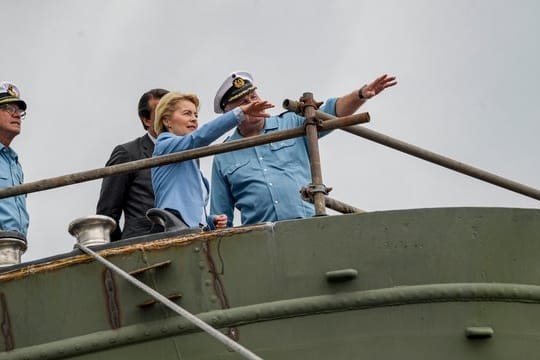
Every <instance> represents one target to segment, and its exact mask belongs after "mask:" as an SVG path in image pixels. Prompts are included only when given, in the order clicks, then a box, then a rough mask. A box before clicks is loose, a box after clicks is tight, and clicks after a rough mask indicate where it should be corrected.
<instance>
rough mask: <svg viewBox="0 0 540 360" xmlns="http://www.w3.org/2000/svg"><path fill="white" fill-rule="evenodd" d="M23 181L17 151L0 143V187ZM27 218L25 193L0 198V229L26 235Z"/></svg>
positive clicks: (18, 183)
mask: <svg viewBox="0 0 540 360" xmlns="http://www.w3.org/2000/svg"><path fill="white" fill-rule="evenodd" d="M23 182H24V175H23V171H22V167H21V164H19V160H18V156H17V153H16V152H15V151H13V150H12V149H11V148H9V147H6V146H4V145H3V144H1V143H0V189H5V188H7V187H11V186H15V185H20V184H22V183H23ZM28 220H29V219H28V212H27V210H26V195H18V196H12V197H9V198H4V199H0V229H2V230H9V231H18V232H20V233H21V234H24V236H26V233H27V231H28Z"/></svg>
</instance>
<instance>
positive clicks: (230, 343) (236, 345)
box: [76, 244, 263, 360]
mask: <svg viewBox="0 0 540 360" xmlns="http://www.w3.org/2000/svg"><path fill="white" fill-rule="evenodd" d="M76 246H77V247H78V248H79V249H81V250H82V251H83V252H85V253H87V254H88V255H90V256H92V257H93V258H95V259H96V260H97V261H99V262H100V263H102V264H103V265H105V266H106V267H108V268H109V269H111V270H113V271H114V272H115V273H116V274H118V275H120V276H121V277H123V278H124V279H126V280H127V281H129V282H130V283H132V284H133V285H135V286H136V287H138V288H139V289H141V290H143V291H144V292H146V293H147V294H149V295H151V296H152V297H154V298H155V299H156V300H157V301H159V302H161V303H162V304H163V305H165V306H167V307H168V308H169V309H171V310H172V311H174V312H175V313H177V314H179V315H181V316H183V317H184V318H186V319H187V320H189V321H190V322H192V323H193V324H194V325H196V326H198V327H199V328H201V329H202V330H203V331H206V332H207V333H208V335H210V336H212V337H213V338H214V339H216V340H218V341H221V342H222V343H223V344H224V345H225V346H228V347H230V348H231V349H233V350H234V351H236V352H237V353H239V354H240V355H242V356H243V357H244V358H246V359H250V360H263V359H262V358H260V357H259V356H257V355H255V354H254V353H252V352H251V351H249V350H248V349H246V348H245V347H243V346H242V345H240V344H239V343H237V342H236V341H233V340H232V339H230V338H228V337H227V336H225V335H224V334H222V333H221V332H219V331H218V330H216V329H214V328H213V327H212V326H210V325H208V324H207V323H205V322H204V321H202V320H201V319H199V318H198V317H196V316H195V315H193V314H192V313H190V312H189V311H187V310H185V309H183V308H182V307H181V306H179V305H177V304H175V303H174V302H172V301H171V300H169V299H167V298H166V297H165V296H163V295H161V294H160V293H159V292H157V291H155V290H154V289H152V288H151V287H149V286H147V285H146V284H144V283H142V282H140V281H139V280H137V279H135V278H134V277H133V276H131V275H129V274H128V273H126V272H125V271H124V270H122V269H120V268H119V267H117V266H116V265H114V264H113V263H111V262H110V261H108V260H106V259H104V258H103V257H101V256H100V255H98V254H97V253H95V252H94V251H92V250H90V249H89V248H88V247H86V246H85V245H83V244H76Z"/></svg>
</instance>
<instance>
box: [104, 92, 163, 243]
mask: <svg viewBox="0 0 540 360" xmlns="http://www.w3.org/2000/svg"><path fill="white" fill-rule="evenodd" d="M168 92H169V91H168V90H165V89H159V88H158V89H151V90H148V91H147V92H145V93H144V94H143V95H142V96H141V98H140V99H139V105H138V113H139V119H140V120H141V123H142V126H143V127H144V129H145V131H146V134H144V135H143V136H141V137H139V138H136V139H134V140H132V141H130V142H128V143H125V144H121V145H118V146H116V147H115V148H114V149H113V151H112V154H111V157H110V158H109V160H108V161H107V164H106V166H111V165H116V164H121V163H126V162H128V161H135V160H140V159H146V158H149V157H152V152H153V151H154V143H155V141H156V137H157V136H156V133H155V132H154V114H155V109H156V106H157V104H158V102H159V100H160V99H161V98H162V97H163V96H164V95H165V94H167V93H168ZM152 207H154V191H153V190H152V181H151V179H150V169H143V170H139V171H134V172H131V173H126V174H120V175H113V176H109V177H106V178H104V179H103V183H102V185H101V192H100V196H99V200H98V203H97V208H96V214H98V215H107V216H109V217H111V218H113V219H114V220H115V221H116V225H117V226H116V229H115V230H114V231H113V233H112V234H111V241H116V240H120V239H127V238H130V237H135V236H142V235H147V234H150V233H153V232H158V231H160V230H162V229H161V228H158V227H159V226H158V225H153V224H152V222H150V220H148V219H147V218H146V211H147V210H148V209H150V208H152ZM122 214H123V216H124V226H123V229H122V230H120V218H121V217H122Z"/></svg>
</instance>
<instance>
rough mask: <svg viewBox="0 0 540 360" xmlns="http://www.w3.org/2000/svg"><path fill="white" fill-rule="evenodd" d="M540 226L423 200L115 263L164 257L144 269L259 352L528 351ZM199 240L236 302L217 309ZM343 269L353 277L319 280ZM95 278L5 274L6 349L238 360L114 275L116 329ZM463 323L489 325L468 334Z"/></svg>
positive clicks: (527, 212) (310, 355)
mask: <svg viewBox="0 0 540 360" xmlns="http://www.w3.org/2000/svg"><path fill="white" fill-rule="evenodd" d="M539 234H540V211H539V210H534V209H498V208H495V209H494V208H448V209H419V210H404V211H390V212H374V213H366V214H360V215H341V216H329V217H321V218H312V219H306V220H294V221H285V222H281V223H276V224H274V225H269V226H267V227H266V228H265V229H264V230H260V229H259V230H254V231H252V232H247V233H244V234H238V235H235V236H224V237H222V238H216V239H213V240H211V241H208V242H201V241H199V240H196V241H194V242H193V243H192V244H190V245H189V246H185V247H171V248H169V249H166V250H159V251H145V252H144V253H142V252H141V251H137V252H134V253H132V254H130V255H122V256H114V257H110V258H109V260H111V261H113V262H114V263H115V264H116V265H118V266H120V267H121V268H123V269H125V270H128V271H131V270H134V269H137V268H141V267H144V266H148V265H149V264H154V263H158V262H161V261H165V260H171V261H172V264H171V265H170V266H169V267H167V268H164V269H161V270H153V271H151V272H149V273H148V274H145V275H141V276H140V277H139V279H141V280H143V281H144V282H145V283H147V284H148V285H150V286H152V287H154V288H155V289H157V290H158V291H160V292H161V293H162V294H165V295H168V294H172V293H181V294H182V295H183V297H182V298H181V300H179V301H177V302H178V304H179V305H181V306H183V307H184V308H186V309H187V310H189V311H191V312H193V313H195V314H202V315H203V316H204V314H210V315H209V316H210V320H212V319H215V320H216V323H219V324H220V326H221V325H223V324H227V321H229V320H228V319H229V317H228V316H230V314H234V316H232V315H231V317H230V319H234V323H231V324H228V325H230V326H235V327H237V329H238V330H239V333H240V343H242V344H243V345H245V346H247V347H248V348H249V349H250V350H252V351H254V352H255V353H257V354H258V355H259V356H261V357H263V358H265V359H299V358H305V359H328V358H332V359H351V358H370V359H394V358H398V357H399V358H400V359H409V358H410V359H413V358H414V359H417V358H437V359H456V358H460V359H463V358H465V359H467V358H470V359H473V358H474V359H496V358H525V357H528V358H530V357H531V354H536V353H538V352H539V351H540V341H539V340H540V339H539V337H540V325H539V324H540V304H539V303H540V295H539V294H540V287H539V286H540V284H539V282H540V274H539V272H540V268H539V267H538V266H537V262H538V254H539V251H540V241H539V240H540V239H539V237H540V235H539ZM205 246H207V247H208V249H209V251H210V254H211V258H212V259H213V262H214V265H215V267H216V270H217V271H218V272H219V278H220V279H221V281H222V284H223V289H224V293H225V294H226V297H227V300H228V303H229V305H230V307H231V309H230V310H225V311H223V315H220V314H221V313H220V312H219V310H220V309H221V308H222V306H221V304H220V301H219V299H218V295H217V294H216V290H215V282H214V281H213V277H212V274H211V272H210V271H209V262H208V258H207V256H206V254H205V251H204V249H205ZM344 269H349V270H351V269H354V270H356V272H357V276H356V278H354V277H352V278H351V279H349V280H346V281H342V282H339V281H338V282H329V281H327V276H326V274H327V273H328V272H335V271H339V270H344ZM102 276H103V266H101V265H100V264H98V263H95V262H93V263H87V264H78V265H75V266H71V267H67V268H64V269H60V270H56V271H51V272H47V273H38V274H33V275H30V276H27V277H25V278H22V279H19V280H13V281H8V282H0V292H1V293H3V294H4V295H5V298H6V303H7V310H8V312H9V318H10V325H11V334H12V338H13V341H14V344H15V348H16V350H15V351H10V352H4V353H0V359H15V358H21V359H22V358H36V359H37V358H40V354H45V353H46V354H47V358H60V357H61V354H60V351H62V349H64V350H63V351H64V354H67V353H69V351H68V350H69V348H70V347H71V346H72V347H76V346H77V343H79V344H85V345H84V346H83V348H81V349H80V350H73V353H77V351H81V352H85V354H84V355H80V356H77V357H76V358H80V359H148V358H160V359H216V358H219V359H237V358H239V357H238V355H237V354H235V353H232V352H230V351H228V350H227V349H224V348H223V345H221V344H220V343H218V342H217V341H216V340H214V339H212V338H210V337H208V336H207V335H205V334H203V333H200V332H192V331H191V332H188V333H182V334H180V335H178V333H181V332H182V330H181V329H179V328H178V327H179V326H180V325H181V322H182V319H178V317H177V316H176V315H173V314H171V312H170V311H169V310H166V309H164V308H163V307H162V306H161V305H157V306H153V307H151V308H148V309H140V308H139V307H137V306H136V305H137V304H140V303H142V302H144V301H145V300H147V299H149V296H148V295H146V294H144V293H142V292H141V291H140V290H138V289H136V288H134V287H133V286H132V285H131V284H129V283H127V282H125V281H123V280H122V279H120V278H118V277H115V283H116V286H117V299H118V304H119V308H120V317H119V320H120V322H121V325H122V327H121V328H120V329H118V330H112V329H111V323H110V321H109V316H108V311H107V305H106V299H105V291H104V288H103V280H102ZM476 284H478V285H476ZM525 285H526V286H525ZM401 290H403V291H401ZM218 294H219V292H218ZM431 295H432V300H430V296H431ZM333 300H335V301H333ZM347 301H348V302H347ZM333 303H335V304H334V305H332V304H333ZM321 304H323V305H324V306H323V305H321ZM329 304H330V305H329ZM366 304H368V305H366ZM332 307H333V308H332ZM343 307H345V308H343ZM235 309H237V310H235ZM323 309H327V310H323ZM346 310H349V311H346ZM242 314H244V315H242ZM250 314H251V315H250ZM220 316H221V318H220ZM242 316H245V320H244V321H242ZM223 319H225V320H223ZM221 320H223V321H221ZM220 321H221V322H220ZM230 321H233V320H230ZM161 325H163V329H161V330H160V326H161ZM182 326H187V325H182ZM174 327H176V328H175V329H174V330H172V329H173V328H174ZM468 327H490V328H492V329H493V331H494V333H493V335H492V336H491V337H490V338H485V339H467V337H466V336H465V334H466V329H467V328H468ZM145 329H146V332H147V333H148V334H149V335H145ZM160 332H161V333H160ZM122 334H128V335H125V338H121V337H120V335H122ZM174 334H176V335H174ZM173 335H174V336H173ZM115 336H119V337H118V338H116V337H115ZM122 336H123V335H122ZM145 336H146V338H147V340H148V341H144V342H142V340H140V339H139V337H141V339H144V338H145ZM129 337H131V340H129V341H128V340H125V339H128V338H129ZM122 339H123V340H122ZM85 341H86V342H85ZM127 343H129V345H128V344H127ZM88 344H89V345H88ZM2 345H4V347H5V337H4V339H2V338H1V337H0V348H1V347H2ZM98 349H101V350H98ZM70 354H71V353H70ZM70 357H72V356H71V355H70Z"/></svg>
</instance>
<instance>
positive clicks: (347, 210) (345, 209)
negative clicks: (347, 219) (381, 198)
mask: <svg viewBox="0 0 540 360" xmlns="http://www.w3.org/2000/svg"><path fill="white" fill-rule="evenodd" d="M324 203H325V205H326V207H327V208H329V209H332V210H335V211H337V212H339V213H342V214H360V213H363V212H365V211H364V210H361V209H359V208H357V207H354V206H352V205H349V204H346V203H344V202H341V201H339V200H337V199H334V198H331V197H330V196H325V197H324Z"/></svg>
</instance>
